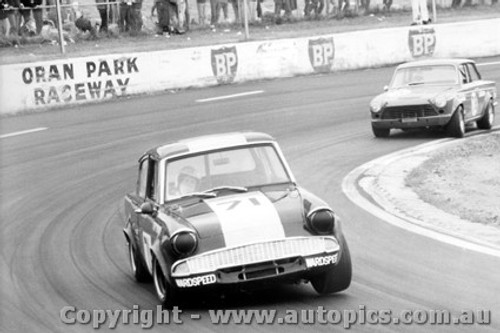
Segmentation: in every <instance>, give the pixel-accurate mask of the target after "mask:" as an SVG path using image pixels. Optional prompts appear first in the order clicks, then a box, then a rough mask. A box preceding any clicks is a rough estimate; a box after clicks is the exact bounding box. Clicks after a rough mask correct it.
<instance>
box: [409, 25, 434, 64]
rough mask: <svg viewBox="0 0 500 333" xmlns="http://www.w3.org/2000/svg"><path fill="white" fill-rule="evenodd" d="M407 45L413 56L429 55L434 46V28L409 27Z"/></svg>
mask: <svg viewBox="0 0 500 333" xmlns="http://www.w3.org/2000/svg"><path fill="white" fill-rule="evenodd" d="M408 45H409V47H410V52H411V55H412V56H413V57H414V58H418V57H423V56H431V55H432V54H433V53H434V49H435V48H436V33H435V31H434V28H420V29H410V33H409V35H408Z"/></svg>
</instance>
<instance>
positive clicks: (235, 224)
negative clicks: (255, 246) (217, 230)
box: [205, 192, 285, 247]
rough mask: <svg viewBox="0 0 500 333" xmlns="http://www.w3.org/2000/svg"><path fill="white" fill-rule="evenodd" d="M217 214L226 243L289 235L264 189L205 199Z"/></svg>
mask: <svg viewBox="0 0 500 333" xmlns="http://www.w3.org/2000/svg"><path fill="white" fill-rule="evenodd" d="M205 202H206V203H207V204H208V206H210V208H211V209H212V210H213V211H214V213H215V214H216V215H217V217H218V219H219V222H220V225H221V229H222V233H223V235H224V241H225V243H226V246H229V247H231V246H238V245H244V244H249V243H255V242H262V241H269V240H274V239H280V238H284V237H285V231H284V229H283V225H282V223H281V220H280V217H279V215H278V212H277V211H276V208H274V205H273V204H272V202H271V201H270V200H269V199H268V198H267V197H266V196H265V195H263V194H262V193H260V192H250V193H245V194H238V195H234V196H230V197H222V198H215V199H209V200H205Z"/></svg>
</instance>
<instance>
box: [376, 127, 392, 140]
mask: <svg viewBox="0 0 500 333" xmlns="http://www.w3.org/2000/svg"><path fill="white" fill-rule="evenodd" d="M372 131H373V135H375V137H377V138H387V137H388V136H389V135H390V134H391V129H390V128H377V127H374V126H373V125H372Z"/></svg>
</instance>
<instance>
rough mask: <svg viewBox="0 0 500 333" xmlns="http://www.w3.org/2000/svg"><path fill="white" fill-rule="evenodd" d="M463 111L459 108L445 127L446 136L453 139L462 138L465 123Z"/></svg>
mask: <svg viewBox="0 0 500 333" xmlns="http://www.w3.org/2000/svg"><path fill="white" fill-rule="evenodd" d="M462 111H463V109H462V107H461V106H459V107H458V108H457V109H456V110H455V113H454V114H453V116H452V117H451V119H450V122H449V123H448V125H446V134H447V135H448V136H452V137H455V138H463V137H464V135H465V121H464V114H463V112H462Z"/></svg>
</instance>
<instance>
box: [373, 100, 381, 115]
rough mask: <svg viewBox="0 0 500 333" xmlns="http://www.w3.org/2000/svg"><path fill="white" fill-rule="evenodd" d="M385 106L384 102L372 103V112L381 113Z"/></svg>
mask: <svg viewBox="0 0 500 333" xmlns="http://www.w3.org/2000/svg"><path fill="white" fill-rule="evenodd" d="M383 105H384V103H383V101H381V100H373V101H372V102H371V103H370V110H372V112H380V110H382V106H383Z"/></svg>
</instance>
